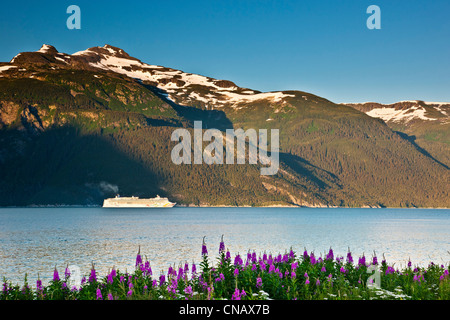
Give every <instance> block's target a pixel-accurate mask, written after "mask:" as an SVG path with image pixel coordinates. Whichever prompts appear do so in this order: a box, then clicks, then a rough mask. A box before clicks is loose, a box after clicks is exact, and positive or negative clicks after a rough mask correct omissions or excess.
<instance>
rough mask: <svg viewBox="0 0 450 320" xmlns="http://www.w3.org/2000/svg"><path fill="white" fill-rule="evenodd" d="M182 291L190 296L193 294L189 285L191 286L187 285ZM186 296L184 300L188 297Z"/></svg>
mask: <svg viewBox="0 0 450 320" xmlns="http://www.w3.org/2000/svg"><path fill="white" fill-rule="evenodd" d="M184 293H185V294H186V295H187V296H188V297H190V298H192V296H193V295H194V291H193V290H192V287H191V286H187V287H186V288H185V289H184ZM188 297H186V300H187V299H188Z"/></svg>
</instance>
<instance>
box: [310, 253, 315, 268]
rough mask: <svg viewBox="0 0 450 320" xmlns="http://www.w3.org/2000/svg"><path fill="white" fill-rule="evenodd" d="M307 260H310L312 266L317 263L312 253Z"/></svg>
mask: <svg viewBox="0 0 450 320" xmlns="http://www.w3.org/2000/svg"><path fill="white" fill-rule="evenodd" d="M309 259H310V260H311V264H312V265H315V264H316V263H317V260H316V257H315V256H314V253H312V252H311V255H310V257H309Z"/></svg>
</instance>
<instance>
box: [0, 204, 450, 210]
mask: <svg viewBox="0 0 450 320" xmlns="http://www.w3.org/2000/svg"><path fill="white" fill-rule="evenodd" d="M6 208H30V209H31V208H102V206H101V205H29V206H0V209H6ZM174 208H305V209H321V208H322V209H444V210H445V209H447V210H448V209H450V208H447V207H411V208H406V207H376V206H374V207H370V206H362V207H338V206H297V205H269V206H227V205H218V206H206V205H178V204H177V205H175V206H174ZM107 209H115V208H107ZM126 209H149V208H126ZM150 209H156V208H150ZM164 209H170V208H164Z"/></svg>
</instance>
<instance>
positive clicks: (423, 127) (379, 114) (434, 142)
mask: <svg viewBox="0 0 450 320" xmlns="http://www.w3.org/2000/svg"><path fill="white" fill-rule="evenodd" d="M346 105H348V106H351V107H353V108H355V109H357V110H359V111H362V112H364V113H366V114H367V115H369V116H371V117H375V118H379V119H382V120H383V121H385V122H386V123H387V124H388V125H389V127H391V128H392V129H393V130H395V131H396V132H398V133H400V134H402V135H403V137H404V138H405V139H408V140H409V141H411V143H413V144H414V145H415V146H416V147H417V149H418V150H420V151H421V152H423V153H426V154H427V155H428V156H430V157H433V158H434V159H435V160H436V161H438V162H439V163H441V164H443V165H444V166H445V167H446V168H449V166H450V119H449V117H450V102H425V101H421V100H414V101H400V102H397V103H393V104H389V105H386V104H380V103H373V102H366V103H350V104H346Z"/></svg>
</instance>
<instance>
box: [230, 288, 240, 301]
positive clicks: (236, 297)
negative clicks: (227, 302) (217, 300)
mask: <svg viewBox="0 0 450 320" xmlns="http://www.w3.org/2000/svg"><path fill="white" fill-rule="evenodd" d="M231 300H241V293H240V292H239V289H238V288H236V290H234V293H233V296H232V297H231Z"/></svg>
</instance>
